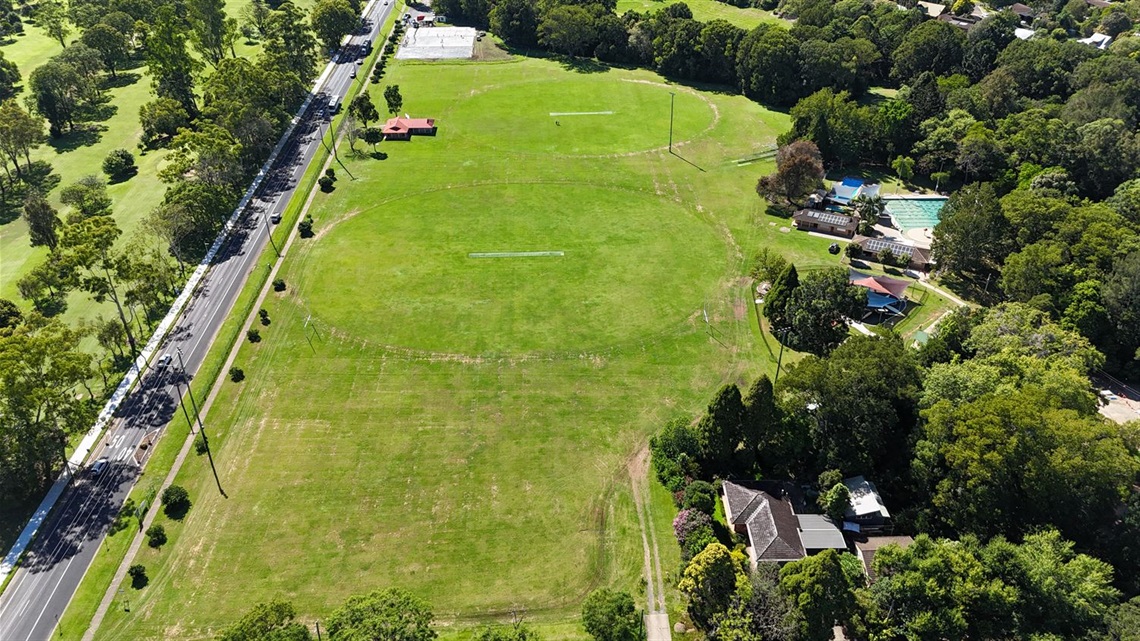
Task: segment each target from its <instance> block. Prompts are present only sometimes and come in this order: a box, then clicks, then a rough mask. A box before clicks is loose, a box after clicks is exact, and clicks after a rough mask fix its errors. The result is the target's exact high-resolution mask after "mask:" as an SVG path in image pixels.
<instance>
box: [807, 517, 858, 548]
mask: <svg viewBox="0 0 1140 641" xmlns="http://www.w3.org/2000/svg"><path fill="white" fill-rule="evenodd" d="M796 520H798V521H799V529H800V542H801V543H803V546H804V548H805V549H807V550H822V549H826V548H836V549H846V548H847V541H845V540H844V539H843V534H842V533H841V532H840V531H839V528H837V527H835V523H833V522H832V521H831V519H829V518H827V517H826V516H822V515H819V514H797V515H796Z"/></svg>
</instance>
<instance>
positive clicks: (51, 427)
mask: <svg viewBox="0 0 1140 641" xmlns="http://www.w3.org/2000/svg"><path fill="white" fill-rule="evenodd" d="M81 338H82V337H81V335H80V334H79V333H78V332H76V331H73V330H71V329H69V328H68V327H66V326H65V325H64V324H63V323H61V322H59V321H57V320H46V319H44V318H43V317H41V316H39V315H38V314H32V315H30V316H29V317H28V318H27V320H26V321H25V322H24V323H23V324H21V325H18V326H16V327H14V328H11V329H9V330H7V331H5V332H0V434H2V436H0V461H2V464H0V496H2V497H3V498H4V499H5V500H9V501H10V500H19V499H23V498H26V497H28V496H32V495H35V493H37V492H38V491H40V490H42V489H43V488H44V487H46V485H47V484H48V483H50V482H51V480H52V476H53V474H54V473H55V472H56V471H57V470H59V469H61V467H62V466H63V463H64V461H65V460H66V453H65V448H66V447H67V443H68V439H69V438H70V437H71V436H73V435H75V434H78V433H81V432H82V431H84V430H86V429H88V428H89V427H90V426H91V421H93V420H94V418H95V408H94V406H93V405H92V403H91V401H90V399H84V398H82V395H81V394H79V391H80V390H81V389H83V387H84V385H85V381H86V380H87V379H89V378H90V377H91V376H92V374H93V372H92V371H91V356H90V355H89V354H86V353H84V352H83V351H81V350H80V349H79V342H80V339H81Z"/></svg>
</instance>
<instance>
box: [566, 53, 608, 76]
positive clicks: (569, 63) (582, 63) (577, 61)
mask: <svg viewBox="0 0 1140 641" xmlns="http://www.w3.org/2000/svg"><path fill="white" fill-rule="evenodd" d="M558 64H560V65H562V68H563V69H565V70H566V71H573V72H574V73H605V72H607V71H609V70H610V66H609V65H607V64H606V63H604V62H598V61H597V60H594V59H593V58H574V57H572V56H562V57H559V58H558Z"/></svg>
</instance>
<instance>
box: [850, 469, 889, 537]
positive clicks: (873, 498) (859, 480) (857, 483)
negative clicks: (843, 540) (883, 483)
mask: <svg viewBox="0 0 1140 641" xmlns="http://www.w3.org/2000/svg"><path fill="white" fill-rule="evenodd" d="M843 484H844V485H846V486H847V491H848V492H849V493H850V495H851V500H850V506H848V508H847V511H846V512H844V514H843V520H844V521H849V522H851V523H855V524H856V525H858V526H859V530H860V531H861V532H867V533H871V532H881V531H883V530H884V529H886V528H887V527H888V526H890V524H891V513H890V511H888V510H887V506H886V505H884V504H883V497H882V496H880V495H879V488H877V487H875V484H874V483H872V482H871V481H868V480H867V479H866V478H864V477H862V476H853V477H851V478H849V479H843Z"/></svg>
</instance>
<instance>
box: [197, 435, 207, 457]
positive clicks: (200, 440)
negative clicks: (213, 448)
mask: <svg viewBox="0 0 1140 641" xmlns="http://www.w3.org/2000/svg"><path fill="white" fill-rule="evenodd" d="M208 451H210V445H209V443H207V442H206V439H205V438H204V437H203V436H202V433H201V432H198V436H197V437H195V438H194V453H195V454H197V455H198V456H202V455H203V454H205V453H206V452H208Z"/></svg>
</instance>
